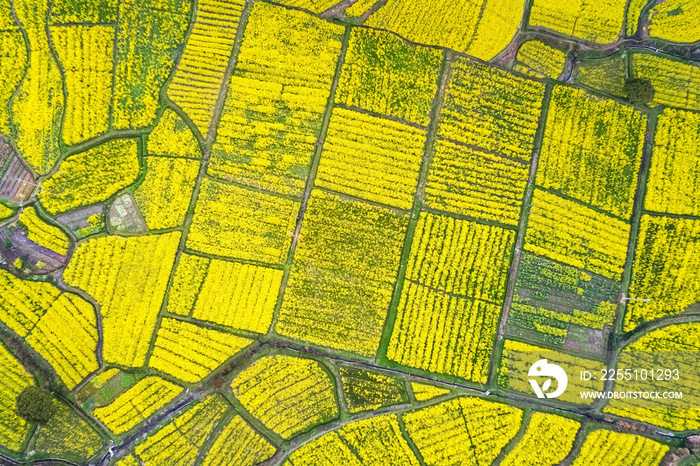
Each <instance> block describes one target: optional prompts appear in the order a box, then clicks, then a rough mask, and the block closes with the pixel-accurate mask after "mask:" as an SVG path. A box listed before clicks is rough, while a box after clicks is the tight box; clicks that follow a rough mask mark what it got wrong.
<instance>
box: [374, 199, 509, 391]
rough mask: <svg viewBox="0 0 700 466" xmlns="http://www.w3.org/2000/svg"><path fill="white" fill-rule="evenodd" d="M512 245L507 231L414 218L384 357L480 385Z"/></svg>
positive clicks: (456, 221) (432, 216)
mask: <svg viewBox="0 0 700 466" xmlns="http://www.w3.org/2000/svg"><path fill="white" fill-rule="evenodd" d="M514 241H515V232H514V231H512V230H506V229H503V228H499V227H495V226H490V225H482V224H478V223H475V222H469V221H466V220H459V219H454V218H452V217H447V216H443V215H435V214H429V213H423V214H421V217H420V218H419V220H418V226H417V227H416V232H415V234H414V237H413V245H412V247H411V255H410V257H409V262H408V267H407V270H406V278H405V281H404V285H403V290H402V293H401V299H400V302H399V307H398V311H397V317H396V321H395V323H394V328H393V330H392V334H391V340H390V342H389V346H388V349H387V358H388V359H390V360H392V361H395V362H398V363H399V364H402V365H405V366H409V367H414V368H417V369H423V370H427V371H430V372H437V373H441V374H449V375H455V376H457V377H461V378H464V379H467V380H471V381H473V382H477V383H485V382H486V377H487V372H488V365H489V355H490V354H491V352H492V350H493V343H494V338H495V335H496V328H497V326H498V320H499V316H500V311H501V305H502V302H503V298H504V296H505V285H506V278H507V274H508V266H509V264H510V257H511V250H512V246H513V243H514ZM474 298H477V299H474Z"/></svg>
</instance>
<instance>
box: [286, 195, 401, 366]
mask: <svg viewBox="0 0 700 466" xmlns="http://www.w3.org/2000/svg"><path fill="white" fill-rule="evenodd" d="M407 225H408V215H401V214H397V213H395V212H394V211H392V210H389V209H385V208H381V207H375V206H371V205H368V204H363V203H360V202H355V201H350V200H346V199H343V198H340V197H338V196H335V195H332V194H327V193H324V192H322V191H319V190H314V191H312V193H311V198H310V200H309V206H308V209H307V211H306V214H305V219H304V223H303V226H302V229H301V234H300V237H299V243H298V246H297V249H296V252H295V255H294V264H293V265H292V270H291V272H290V276H289V283H288V284H287V288H286V291H285V297H284V303H283V305H282V309H281V311H280V316H279V321H278V322H277V325H276V327H275V330H276V331H277V333H279V334H281V335H284V336H288V337H291V338H297V339H301V340H305V341H309V342H311V343H315V344H318V345H322V346H329V347H331V348H335V349H341V350H345V351H351V352H355V353H359V354H362V355H367V356H370V355H373V354H374V353H375V352H376V351H377V348H378V347H379V339H380V338H381V334H382V328H383V325H384V320H385V319H386V315H387V311H388V309H389V302H390V301H391V296H392V291H393V289H394V282H395V280H396V274H397V271H398V267H399V260H400V256H401V248H402V247H403V243H404V239H405V236H406V228H407Z"/></svg>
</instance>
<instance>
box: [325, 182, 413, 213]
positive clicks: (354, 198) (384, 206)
mask: <svg viewBox="0 0 700 466" xmlns="http://www.w3.org/2000/svg"><path fill="white" fill-rule="evenodd" d="M314 189H316V190H318V191H323V192H325V193H328V194H333V195H334V196H338V197H340V198H342V199H346V200H349V201H356V202H361V203H363V204H368V205H373V206H375V207H379V208H381V209H388V210H391V211H393V212H396V213H398V214H402V215H409V214H410V213H411V211H410V210H406V209H400V208H398V207H393V206H390V205H388V204H382V203H381V202H377V201H370V200H369V199H364V198H362V197H357V196H353V195H351V194H346V193H344V192H341V191H336V190H334V189H328V188H322V187H315V188H314Z"/></svg>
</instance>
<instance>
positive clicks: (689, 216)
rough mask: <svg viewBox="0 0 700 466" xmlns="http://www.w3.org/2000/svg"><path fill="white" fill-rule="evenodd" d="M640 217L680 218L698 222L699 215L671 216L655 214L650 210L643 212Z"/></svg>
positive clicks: (668, 214)
mask: <svg viewBox="0 0 700 466" xmlns="http://www.w3.org/2000/svg"><path fill="white" fill-rule="evenodd" d="M642 215H651V216H653V217H668V218H682V219H686V220H700V215H692V214H671V213H668V212H655V211H651V210H643V209H642Z"/></svg>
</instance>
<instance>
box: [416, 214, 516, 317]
mask: <svg viewBox="0 0 700 466" xmlns="http://www.w3.org/2000/svg"><path fill="white" fill-rule="evenodd" d="M514 242H515V232H514V231H512V230H505V229H503V228H499V227H493V226H488V225H481V224H478V223H475V222H469V221H466V220H458V219H454V218H452V217H446V216H444V215H434V214H428V213H423V214H421V216H420V219H419V220H418V226H417V227H416V232H415V234H414V236H413V244H412V246H411V255H410V258H409V261H408V266H407V268H406V279H407V280H410V281H413V282H415V283H418V284H421V285H425V286H427V287H430V288H434V289H437V290H440V291H443V292H446V293H451V294H455V295H459V296H467V297H470V298H478V299H483V300H486V301H491V302H494V303H497V304H501V303H502V302H503V298H504V296H505V282H506V276H507V274H508V266H509V264H510V255H511V248H512V247H513V243H514Z"/></svg>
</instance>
